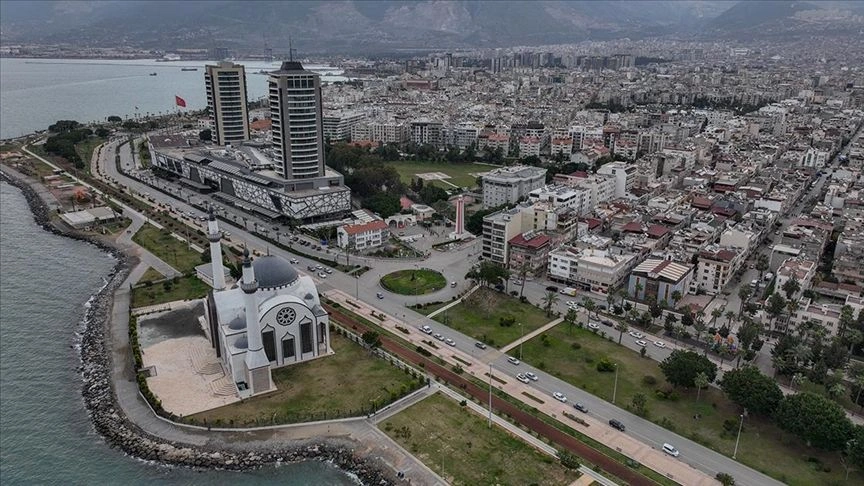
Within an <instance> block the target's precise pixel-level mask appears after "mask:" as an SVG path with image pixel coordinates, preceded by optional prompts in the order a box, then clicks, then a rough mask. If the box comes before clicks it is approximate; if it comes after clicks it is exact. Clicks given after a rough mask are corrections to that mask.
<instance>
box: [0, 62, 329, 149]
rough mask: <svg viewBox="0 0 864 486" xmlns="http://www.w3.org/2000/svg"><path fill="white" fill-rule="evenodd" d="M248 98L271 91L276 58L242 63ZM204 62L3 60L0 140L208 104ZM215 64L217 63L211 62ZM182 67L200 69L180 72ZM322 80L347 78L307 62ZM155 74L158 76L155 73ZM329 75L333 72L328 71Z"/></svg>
mask: <svg viewBox="0 0 864 486" xmlns="http://www.w3.org/2000/svg"><path fill="white" fill-rule="evenodd" d="M238 63H239V64H243V65H244V66H245V67H246V87H247V97H248V99H249V101H254V100H257V99H260V98H261V97H263V96H265V95H266V94H267V76H266V75H263V74H257V73H258V72H259V71H261V70H265V71H273V70H276V69H278V68H279V64H280V63H278V62H274V63H267V62H260V61H257V62H244V61H238ZM205 64H206V63H205V62H203V61H183V62H156V61H155V60H142V59H139V60H130V61H112V60H101V59H93V60H75V59H20V58H0V139H7V138H14V137H20V136H22V135H26V134H28V133H32V132H35V131H37V130H45V129H47V128H48V125H51V124H52V123H54V122H55V121H57V120H77V121H80V122H91V121H100V120H101V121H104V120H105V119H106V118H107V117H109V116H111V115H116V116H119V117H121V118H126V117H136V116H144V115H146V114H148V113H149V114H159V113H163V114H166V113H172V112H175V111H176V110H177V107H176V106H175V104H174V96H175V95H176V96H179V97H181V98H183V99H184V100H185V101H186V109H187V110H200V109H202V108H204V107H205V106H206V104H207V95H206V93H205V91H204V65H205ZM210 64H213V62H210ZM183 67H187V68H191V67H195V68H198V70H197V71H182V68H183ZM304 67H306V68H307V69H310V70H314V71H316V72H319V73H321V74H322V75H323V76H322V80H324V81H339V80H345V79H346V78H343V77H341V76H338V75H337V74H341V70H340V69H338V68H335V67H331V66H322V65H314V64H304ZM152 73H156V76H151V74H152ZM328 74H330V75H328Z"/></svg>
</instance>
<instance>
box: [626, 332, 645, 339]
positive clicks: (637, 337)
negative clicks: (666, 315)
mask: <svg viewBox="0 0 864 486" xmlns="http://www.w3.org/2000/svg"><path fill="white" fill-rule="evenodd" d="M627 334H629V335H630V337H633V338H636V339H642V338H643V337H645V335H644V334H642V333H641V332H639V331H630V332H628V333H627Z"/></svg>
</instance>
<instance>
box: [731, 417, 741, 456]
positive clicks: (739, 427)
mask: <svg viewBox="0 0 864 486" xmlns="http://www.w3.org/2000/svg"><path fill="white" fill-rule="evenodd" d="M742 428H744V414H743V413H742V414H741V422H740V423H739V424H738V437H736V438H735V451H734V452H732V459H735V456H737V455H738V442H739V441H740V440H741V429H742Z"/></svg>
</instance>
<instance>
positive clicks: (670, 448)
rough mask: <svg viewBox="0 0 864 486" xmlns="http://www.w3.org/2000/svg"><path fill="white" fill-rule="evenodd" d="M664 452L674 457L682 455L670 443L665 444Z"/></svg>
mask: <svg viewBox="0 0 864 486" xmlns="http://www.w3.org/2000/svg"><path fill="white" fill-rule="evenodd" d="M663 452H665V453H666V454H669V455H670V456H672V457H678V456H680V455H681V453H680V452H679V451H678V449H676V448H675V446H673V445H672V444H668V443H667V444H663Z"/></svg>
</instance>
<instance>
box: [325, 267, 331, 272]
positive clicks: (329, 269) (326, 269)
mask: <svg viewBox="0 0 864 486" xmlns="http://www.w3.org/2000/svg"><path fill="white" fill-rule="evenodd" d="M324 271H325V272H327V273H333V269H332V268H329V267H328V268H325V269H324Z"/></svg>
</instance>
